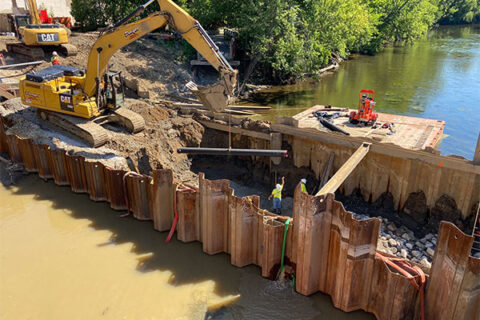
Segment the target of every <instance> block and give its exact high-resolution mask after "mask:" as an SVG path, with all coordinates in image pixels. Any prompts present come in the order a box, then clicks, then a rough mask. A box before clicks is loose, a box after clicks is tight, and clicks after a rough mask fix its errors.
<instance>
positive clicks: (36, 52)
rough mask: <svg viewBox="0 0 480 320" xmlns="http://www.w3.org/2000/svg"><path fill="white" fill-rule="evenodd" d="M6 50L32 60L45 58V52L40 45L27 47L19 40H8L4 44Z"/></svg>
mask: <svg viewBox="0 0 480 320" xmlns="http://www.w3.org/2000/svg"><path fill="white" fill-rule="evenodd" d="M6 46H7V51H8V52H14V53H19V54H22V55H24V56H27V57H30V58H32V59H33V60H43V59H45V52H44V51H43V49H42V48H40V47H29V46H26V45H24V44H23V43H21V42H10V43H7V44H6Z"/></svg>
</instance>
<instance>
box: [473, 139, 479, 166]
mask: <svg viewBox="0 0 480 320" xmlns="http://www.w3.org/2000/svg"><path fill="white" fill-rule="evenodd" d="M473 162H475V163H477V164H480V132H479V133H478V140H477V147H476V148H475V153H474V154H473Z"/></svg>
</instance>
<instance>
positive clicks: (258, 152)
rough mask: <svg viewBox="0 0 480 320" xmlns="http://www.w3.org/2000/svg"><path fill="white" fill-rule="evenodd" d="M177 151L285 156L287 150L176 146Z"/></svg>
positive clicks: (228, 154) (207, 153)
mask: <svg viewBox="0 0 480 320" xmlns="http://www.w3.org/2000/svg"><path fill="white" fill-rule="evenodd" d="M177 152H178V153H187V154H206V155H216V156H260V157H287V155H288V151H287V150H261V149H228V148H178V149H177Z"/></svg>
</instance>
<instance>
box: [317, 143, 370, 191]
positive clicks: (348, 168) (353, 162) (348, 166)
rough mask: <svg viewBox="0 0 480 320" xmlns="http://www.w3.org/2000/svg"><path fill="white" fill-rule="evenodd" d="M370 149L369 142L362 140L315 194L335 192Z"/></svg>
mask: <svg viewBox="0 0 480 320" xmlns="http://www.w3.org/2000/svg"><path fill="white" fill-rule="evenodd" d="M369 150H370V143H367V142H364V143H363V144H362V145H361V146H360V147H359V148H358V149H357V151H355V152H354V153H353V154H352V156H351V157H350V158H349V159H348V160H347V162H345V163H344V164H343V166H342V167H341V168H340V169H339V170H338V171H337V172H336V173H335V175H334V176H333V177H332V178H331V179H330V180H329V181H328V182H327V184H325V185H324V186H323V187H322V188H321V189H320V191H318V193H317V196H319V195H322V194H327V193H335V191H336V190H337V189H338V187H340V185H341V184H342V183H343V182H344V181H345V179H347V178H348V176H349V175H350V174H351V173H352V171H353V170H354V169H355V168H356V167H357V165H358V164H359V163H360V161H362V159H363V158H365V156H366V155H367V153H368V151H369Z"/></svg>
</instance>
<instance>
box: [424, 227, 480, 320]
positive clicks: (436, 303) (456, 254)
mask: <svg viewBox="0 0 480 320" xmlns="http://www.w3.org/2000/svg"><path fill="white" fill-rule="evenodd" d="M473 240H474V239H473V237H471V236H467V235H465V234H464V233H463V232H461V231H460V230H459V229H458V228H457V227H456V226H455V225H453V224H452V223H450V222H445V221H442V222H441V223H440V232H439V235H438V240H437V246H436V248H435V255H434V259H433V264H432V269H431V275H430V281H429V282H428V285H427V292H426V295H425V297H426V306H427V312H426V315H427V319H438V320H442V319H471V320H475V319H477V320H478V319H480V259H477V258H473V257H471V256H469V254H470V250H471V247H472V243H473Z"/></svg>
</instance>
